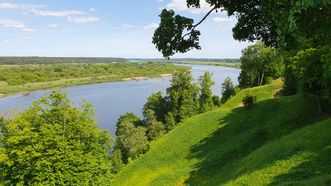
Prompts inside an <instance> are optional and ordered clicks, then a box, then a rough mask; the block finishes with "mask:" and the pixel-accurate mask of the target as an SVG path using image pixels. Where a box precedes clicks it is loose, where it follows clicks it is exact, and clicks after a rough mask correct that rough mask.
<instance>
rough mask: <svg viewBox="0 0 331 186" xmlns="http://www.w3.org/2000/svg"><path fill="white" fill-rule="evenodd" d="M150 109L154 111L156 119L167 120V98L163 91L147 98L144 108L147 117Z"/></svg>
mask: <svg viewBox="0 0 331 186" xmlns="http://www.w3.org/2000/svg"><path fill="white" fill-rule="evenodd" d="M149 110H152V111H154V113H155V115H156V119H157V120H158V121H162V122H164V121H165V115H166V111H167V110H168V108H167V103H166V99H165V98H164V97H163V95H162V92H157V93H154V94H152V95H151V96H149V97H148V98H147V102H146V104H145V105H144V108H143V113H144V116H145V117H147V112H148V111H149Z"/></svg>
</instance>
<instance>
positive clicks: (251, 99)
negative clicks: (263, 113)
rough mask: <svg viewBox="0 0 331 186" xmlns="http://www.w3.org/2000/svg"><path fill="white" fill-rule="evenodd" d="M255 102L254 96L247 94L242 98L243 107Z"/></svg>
mask: <svg viewBox="0 0 331 186" xmlns="http://www.w3.org/2000/svg"><path fill="white" fill-rule="evenodd" d="M255 102H256V96H251V95H247V96H245V97H244V99H243V100H242V103H243V105H244V106H245V107H247V106H252V105H253V104H254V103H255Z"/></svg>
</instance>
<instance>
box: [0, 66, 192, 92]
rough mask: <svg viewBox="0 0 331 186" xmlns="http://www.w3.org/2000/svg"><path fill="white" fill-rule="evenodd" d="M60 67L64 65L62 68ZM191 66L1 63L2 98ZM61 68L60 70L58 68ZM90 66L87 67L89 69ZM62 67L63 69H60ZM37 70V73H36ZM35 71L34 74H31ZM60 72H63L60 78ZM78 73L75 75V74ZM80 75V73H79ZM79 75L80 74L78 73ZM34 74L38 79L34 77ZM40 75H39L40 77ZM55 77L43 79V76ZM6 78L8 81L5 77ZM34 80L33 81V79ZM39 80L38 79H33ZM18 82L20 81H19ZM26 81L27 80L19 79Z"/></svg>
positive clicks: (157, 74)
mask: <svg viewBox="0 0 331 186" xmlns="http://www.w3.org/2000/svg"><path fill="white" fill-rule="evenodd" d="M60 67H61V68H60ZM182 68H188V67H180V66H176V65H174V64H157V63H141V64H135V63H130V64H83V65H77V64H76V65H75V64H66V65H59V64H52V65H34V66H30V65H13V66H8V65H6V66H1V65H0V72H3V73H0V74H1V77H0V79H1V80H2V81H0V98H3V97H6V96H9V95H12V94H17V93H22V94H24V95H28V94H29V92H31V91H36V90H44V89H50V88H64V87H71V86H76V85H86V84H96V83H105V82H118V81H129V80H145V79H148V78H157V77H160V78H162V77H165V76H169V74H170V75H171V74H172V73H174V72H175V71H176V70H179V69H182ZM59 69H60V70H59ZM86 69H87V70H86ZM57 71H60V72H57ZM36 72H38V75H35V74H36ZM31 74H33V75H34V76H31V77H30V75H31ZM61 76H64V77H63V78H61ZM74 76H76V77H74ZM77 76H78V77H77ZM79 76H80V77H79ZM33 78H35V79H33ZM37 78H39V79H37ZM47 78H48V79H55V80H49V81H42V80H43V79H47ZM4 80H7V81H4ZM30 81H32V82H30ZM34 81H37V82H34ZM17 82H18V83H17ZM20 82H24V83H20Z"/></svg>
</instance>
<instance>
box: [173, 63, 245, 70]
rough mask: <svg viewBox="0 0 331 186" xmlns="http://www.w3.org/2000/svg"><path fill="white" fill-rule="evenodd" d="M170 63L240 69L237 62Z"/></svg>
mask: <svg viewBox="0 0 331 186" xmlns="http://www.w3.org/2000/svg"><path fill="white" fill-rule="evenodd" d="M170 63H175V64H186V65H208V66H220V67H229V68H236V69H240V65H241V64H240V63H239V62H233V63H229V62H216V61H215V62H213V61H171V62H170Z"/></svg>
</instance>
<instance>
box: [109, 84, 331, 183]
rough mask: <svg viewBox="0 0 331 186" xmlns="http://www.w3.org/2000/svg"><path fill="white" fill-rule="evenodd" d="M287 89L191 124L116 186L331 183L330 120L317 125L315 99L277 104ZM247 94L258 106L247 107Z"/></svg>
mask: <svg viewBox="0 0 331 186" xmlns="http://www.w3.org/2000/svg"><path fill="white" fill-rule="evenodd" d="M280 86H281V85H280V82H278V83H275V84H272V85H267V86H263V87H258V88H253V89H247V90H243V91H241V92H240V93H239V94H238V95H237V96H235V97H234V98H232V99H231V100H230V101H229V102H228V103H227V104H226V105H223V106H222V108H221V109H219V110H216V111H213V112H208V113H205V114H201V115H198V116H195V117H193V118H190V119H187V120H186V121H185V122H184V123H182V124H181V125H179V126H178V127H177V128H175V129H174V130H173V131H172V132H170V133H169V134H167V135H165V136H163V137H161V138H160V139H158V140H156V141H155V142H153V143H152V147H151V150H150V151H149V152H148V153H146V154H145V155H143V156H141V157H140V158H139V159H137V160H135V161H133V162H131V163H129V165H128V166H126V167H125V168H124V169H123V171H122V172H121V173H120V174H119V175H117V176H116V177H115V179H114V181H113V183H112V184H114V185H185V184H187V185H266V184H271V185H279V184H285V185H288V184H294V185H305V184H306V185H323V184H324V185H325V184H329V183H331V163H330V162H331V126H330V125H331V119H325V120H323V121H318V120H317V118H318V117H317V115H318V114H317V113H316V110H317V109H316V107H317V105H316V104H315V103H316V99H315V98H314V97H301V96H293V97H282V98H273V99H270V98H271V97H272V96H273V94H274V92H276V90H277V89H278V88H279V87H280ZM248 94H250V95H256V96H257V98H258V103H257V104H255V105H254V106H252V107H250V108H244V107H240V103H241V100H242V98H243V97H244V96H245V95H248Z"/></svg>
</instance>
